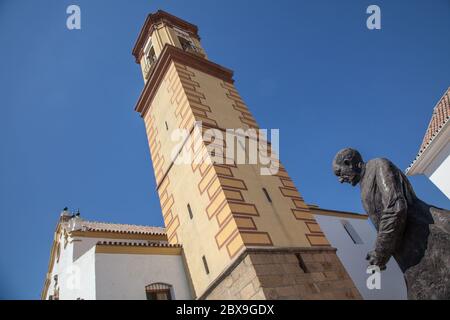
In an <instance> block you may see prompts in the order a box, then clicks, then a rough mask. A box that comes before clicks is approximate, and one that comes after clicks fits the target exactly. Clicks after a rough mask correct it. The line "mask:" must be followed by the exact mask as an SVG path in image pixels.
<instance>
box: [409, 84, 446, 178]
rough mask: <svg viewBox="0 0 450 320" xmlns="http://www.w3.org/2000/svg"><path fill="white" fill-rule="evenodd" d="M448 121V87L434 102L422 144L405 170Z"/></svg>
mask: <svg viewBox="0 0 450 320" xmlns="http://www.w3.org/2000/svg"><path fill="white" fill-rule="evenodd" d="M449 121H450V87H449V88H448V89H447V91H446V92H445V93H444V95H443V96H442V98H441V99H440V100H439V102H438V103H437V104H436V106H435V107H434V109H433V115H432V116H431V120H430V123H429V124H428V128H427V131H426V132H425V136H424V137H423V141H422V144H421V146H420V149H419V153H418V154H417V156H416V158H415V159H414V161H413V163H411V165H410V166H409V167H408V169H407V171H408V170H409V169H410V168H411V167H412V165H413V164H414V162H416V160H417V159H418V158H419V157H420V155H421V154H422V153H423V152H424V151H425V149H426V148H427V147H428V146H429V145H430V143H431V142H432V141H433V139H434V138H435V137H436V135H437V134H438V133H439V131H441V129H442V128H443V127H444V125H445V124H447V122H449Z"/></svg>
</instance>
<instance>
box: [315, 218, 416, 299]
mask: <svg viewBox="0 0 450 320" xmlns="http://www.w3.org/2000/svg"><path fill="white" fill-rule="evenodd" d="M314 216H315V218H316V219H317V222H318V223H319V225H320V227H321V228H322V230H323V232H324V233H325V235H326V237H327V239H328V240H329V241H330V243H331V245H332V246H333V247H335V248H337V255H338V257H339V258H340V259H341V261H342V263H343V265H344V267H345V269H346V270H347V272H348V273H349V275H350V277H351V278H352V279H353V282H354V283H355V285H356V287H357V288H358V290H359V292H360V293H361V295H362V296H363V298H364V299H402V300H403V299H406V298H407V296H406V284H405V281H404V278H403V273H402V272H401V270H400V268H399V267H398V265H397V263H396V262H395V260H394V259H393V258H391V260H390V261H389V263H388V264H387V269H386V270H385V271H382V272H381V289H380V290H378V289H373V290H369V289H368V288H367V285H366V282H367V278H368V277H369V276H370V275H369V274H367V273H366V270H367V261H366V259H365V258H366V255H367V253H368V252H369V251H372V250H373V247H374V244H375V238H376V230H375V228H374V227H373V226H372V225H371V224H370V223H369V221H368V220H365V219H348V218H342V217H335V216H328V215H314ZM341 220H347V221H349V222H350V223H351V225H352V226H353V228H354V230H355V231H356V232H357V233H358V235H359V237H360V238H361V239H362V242H363V243H362V244H355V243H354V242H353V240H352V238H351V237H350V236H349V235H348V234H347V232H346V230H345V228H344V227H343V225H342V223H341Z"/></svg>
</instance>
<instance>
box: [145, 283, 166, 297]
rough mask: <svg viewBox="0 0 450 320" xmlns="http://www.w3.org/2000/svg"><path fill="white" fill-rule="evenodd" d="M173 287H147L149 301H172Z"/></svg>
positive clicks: (157, 284) (153, 284)
mask: <svg viewBox="0 0 450 320" xmlns="http://www.w3.org/2000/svg"><path fill="white" fill-rule="evenodd" d="M171 288H172V286H171V285H169V284H166V283H152V284H150V285H148V286H146V287H145V295H146V297H147V300H172V295H171V293H170V292H171Z"/></svg>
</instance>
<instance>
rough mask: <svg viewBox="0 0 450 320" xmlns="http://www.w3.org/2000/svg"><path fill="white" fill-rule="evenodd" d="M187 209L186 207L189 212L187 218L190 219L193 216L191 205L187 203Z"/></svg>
mask: <svg viewBox="0 0 450 320" xmlns="http://www.w3.org/2000/svg"><path fill="white" fill-rule="evenodd" d="M187 209H188V212H189V218H191V220H192V218H194V215H193V214H192V209H191V205H190V204H189V203H188V205H187Z"/></svg>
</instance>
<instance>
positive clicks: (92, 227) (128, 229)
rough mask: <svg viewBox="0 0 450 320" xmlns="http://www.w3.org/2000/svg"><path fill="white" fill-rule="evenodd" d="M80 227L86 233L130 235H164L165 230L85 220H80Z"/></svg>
mask: <svg viewBox="0 0 450 320" xmlns="http://www.w3.org/2000/svg"><path fill="white" fill-rule="evenodd" d="M81 225H82V228H83V230H86V231H101V232H117V233H132V234H166V230H165V229H164V228H161V227H150V226H138V225H132V224H118V223H105V222H96V221H85V220H82V222H81Z"/></svg>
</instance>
